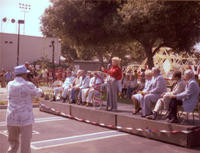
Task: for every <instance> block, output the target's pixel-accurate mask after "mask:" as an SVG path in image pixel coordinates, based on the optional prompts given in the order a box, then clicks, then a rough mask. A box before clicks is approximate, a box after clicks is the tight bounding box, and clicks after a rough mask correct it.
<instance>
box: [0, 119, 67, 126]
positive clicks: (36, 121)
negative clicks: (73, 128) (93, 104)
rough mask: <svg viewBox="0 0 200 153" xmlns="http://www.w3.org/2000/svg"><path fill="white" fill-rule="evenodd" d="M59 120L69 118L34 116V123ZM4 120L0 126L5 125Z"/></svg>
mask: <svg viewBox="0 0 200 153" xmlns="http://www.w3.org/2000/svg"><path fill="white" fill-rule="evenodd" d="M61 120H69V119H67V118H64V117H42V118H35V123H43V122H51V121H61ZM6 125H7V124H6V121H3V122H0V127H2V126H6Z"/></svg>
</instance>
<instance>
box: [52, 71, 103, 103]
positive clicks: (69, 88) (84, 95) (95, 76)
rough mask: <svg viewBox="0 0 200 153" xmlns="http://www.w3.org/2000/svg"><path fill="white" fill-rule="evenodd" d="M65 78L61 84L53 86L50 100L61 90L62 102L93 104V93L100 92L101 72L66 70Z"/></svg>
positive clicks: (54, 99)
mask: <svg viewBox="0 0 200 153" xmlns="http://www.w3.org/2000/svg"><path fill="white" fill-rule="evenodd" d="M66 74H67V75H66V79H65V81H64V83H63V84H62V86H60V87H55V88H54V95H53V99H52V101H56V97H57V95H58V93H59V92H61V99H62V102H63V103H65V102H69V103H76V104H82V105H86V106H92V105H93V98H94V95H95V94H97V93H99V92H102V91H101V85H102V84H103V83H104V78H103V77H104V76H103V75H102V74H103V73H101V72H99V71H93V72H92V71H90V72H87V71H85V70H78V71H77V72H76V73H74V72H72V71H70V70H68V71H67V73H66Z"/></svg>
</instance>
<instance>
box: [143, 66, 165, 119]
mask: <svg viewBox="0 0 200 153" xmlns="http://www.w3.org/2000/svg"><path fill="white" fill-rule="evenodd" d="M152 74H153V82H152V87H151V90H149V91H147V92H145V93H144V98H143V100H142V102H141V106H142V117H146V116H149V115H151V114H152V112H151V111H152V110H151V104H152V102H156V101H157V100H158V99H159V98H160V97H161V95H162V93H164V92H166V91H167V90H166V82H165V79H164V78H163V76H162V75H161V74H160V70H159V68H157V67H153V68H152Z"/></svg>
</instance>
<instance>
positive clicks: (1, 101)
mask: <svg viewBox="0 0 200 153" xmlns="http://www.w3.org/2000/svg"><path fill="white" fill-rule="evenodd" d="M7 104H8V101H7V100H0V105H7Z"/></svg>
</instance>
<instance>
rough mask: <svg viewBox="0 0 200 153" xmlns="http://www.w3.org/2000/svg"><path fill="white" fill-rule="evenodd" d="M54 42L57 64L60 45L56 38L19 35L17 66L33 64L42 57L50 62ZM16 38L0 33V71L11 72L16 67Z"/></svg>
mask: <svg viewBox="0 0 200 153" xmlns="http://www.w3.org/2000/svg"><path fill="white" fill-rule="evenodd" d="M52 41H54V62H55V63H59V58H60V55H61V45H60V43H59V41H58V39H57V38H44V37H35V36H26V35H20V40H19V60H18V62H19V65H20V64H24V63H25V62H30V63H31V62H34V61H36V60H39V59H41V58H42V57H44V58H47V59H49V61H52V58H53V46H52ZM17 47H18V36H17V35H16V34H8V33H0V70H2V69H4V70H8V69H10V70H12V69H13V67H14V66H16V65H17V55H18V54H17Z"/></svg>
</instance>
